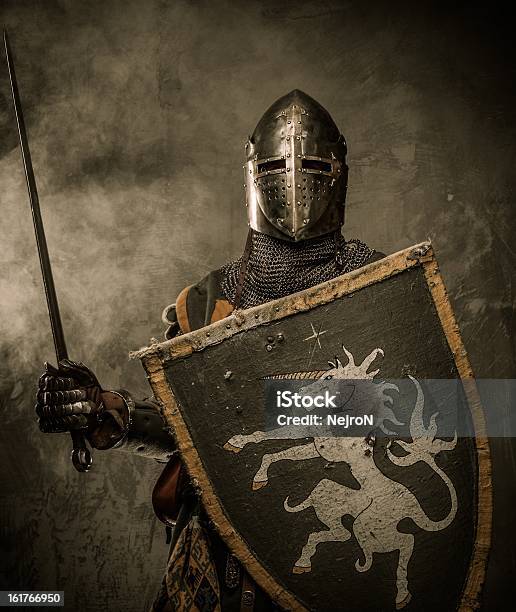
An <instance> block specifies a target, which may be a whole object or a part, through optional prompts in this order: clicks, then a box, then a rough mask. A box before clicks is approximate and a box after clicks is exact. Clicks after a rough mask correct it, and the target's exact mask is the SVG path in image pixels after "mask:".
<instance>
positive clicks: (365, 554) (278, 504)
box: [137, 242, 491, 612]
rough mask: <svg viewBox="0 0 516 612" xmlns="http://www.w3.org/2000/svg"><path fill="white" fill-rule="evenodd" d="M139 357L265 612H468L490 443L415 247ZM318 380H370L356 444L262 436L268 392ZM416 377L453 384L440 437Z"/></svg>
mask: <svg viewBox="0 0 516 612" xmlns="http://www.w3.org/2000/svg"><path fill="white" fill-rule="evenodd" d="M137 356H138V357H139V358H140V359H141V360H142V362H143V365H144V367H145V370H146V372H147V375H148V378H149V380H150V383H151V386H152V389H153V391H154V394H155V397H156V398H158V399H159V401H160V404H161V406H162V410H163V416H164V418H165V420H166V422H167V423H168V425H169V426H170V428H171V429H172V431H173V433H174V435H175V437H176V439H177V444H178V448H179V450H180V452H181V454H182V458H183V461H184V464H185V465H186V468H187V470H188V472H189V474H190V477H191V478H192V480H193V482H194V484H195V485H196V486H197V487H198V489H199V493H200V495H201V496H202V501H203V504H204V507H205V509H206V512H207V513H208V515H209V518H210V519H211V520H212V521H213V524H214V525H215V527H216V528H217V530H218V531H219V533H220V535H221V537H222V538H223V539H224V540H225V542H226V544H227V546H228V547H229V549H230V550H231V551H232V552H233V553H234V554H235V555H236V556H237V558H238V559H239V560H240V561H241V563H242V564H243V565H244V566H245V568H246V569H247V571H248V572H249V574H250V575H251V576H252V577H253V578H254V579H255V581H256V582H257V583H258V584H259V585H260V586H261V587H262V588H263V589H264V590H265V591H266V592H267V593H268V594H269V595H270V597H271V598H272V599H273V600H274V601H275V602H276V603H277V604H278V605H279V606H280V608H282V609H285V610H321V611H326V610H328V611H330V610H332V611H333V610H343V611H347V610H349V611H356V610H360V611H361V612H365V611H375V612H376V611H379V610H381V611H386V610H397V609H398V610H399V609H405V610H407V611H410V610H418V611H422V610H432V611H434V610H443V611H444V610H469V609H474V608H476V607H477V606H478V602H479V598H480V590H481V586H482V583H483V579H484V573H485V564H486V559H487V554H488V549H489V545H490V529H491V481H490V456H489V446H488V441H487V438H486V433H485V423H484V417H483V412H482V407H481V405H480V401H479V398H478V393H477V391H476V387H475V383H474V380H473V374H472V371H471V368H470V365H469V362H468V358H467V354H466V351H465V350H464V346H463V344H462V342H461V338H460V335H459V331H458V327H457V324H456V322H455V318H454V315H453V312H452V309H451V306H450V303H449V301H448V297H447V294H446V291H445V288H444V285H443V282H442V279H441V276H440V273H439V269H438V266H437V262H436V260H435V257H434V254H433V251H432V247H431V244H430V243H428V242H425V243H421V244H419V245H416V246H413V247H411V248H409V249H406V250H403V251H400V252H398V253H395V254H393V255H391V256H389V257H386V258H384V259H382V260H380V261H377V262H374V263H371V264H369V265H367V266H365V267H363V268H361V269H359V270H356V271H353V272H351V273H348V274H345V275H343V276H340V277H338V278H336V279H334V280H331V281H328V282H326V283H323V284H321V285H318V286H316V287H313V288H311V289H308V290H306V291H303V292H300V293H297V294H294V295H291V296H288V297H285V298H282V299H280V300H276V301H274V302H269V303H267V304H264V305H262V306H258V307H255V308H251V309H249V310H243V311H237V312H235V313H234V314H232V315H231V316H229V317H227V318H225V319H223V320H221V321H219V322H216V323H214V324H212V325H210V326H208V327H205V328H203V329H200V330H197V331H194V332H191V333H188V334H185V335H182V336H179V337H177V338H174V339H173V340H169V341H167V342H163V343H162V344H155V345H152V346H151V347H149V348H147V349H143V350H142V351H140V352H139V353H137ZM332 379H335V380H337V381H346V380H347V381H356V380H362V379H364V380H368V381H369V383H370V384H371V385H374V390H375V393H374V394H373V395H374V397H373V396H371V397H370V398H369V400H368V409H369V411H370V412H371V413H373V415H374V417H375V419H376V420H375V422H374V426H373V427H371V428H370V429H371V431H370V432H369V433H368V434H367V435H363V434H362V435H353V436H350V435H342V436H338V435H333V434H330V433H329V432H328V431H327V430H324V429H322V430H320V433H318V430H317V428H316V427H314V428H313V429H311V430H303V429H300V430H297V431H298V433H297V434H296V431H295V430H293V429H292V428H289V427H286V428H285V427H280V426H279V424H278V425H277V426H276V427H274V426H271V423H270V415H267V414H265V413H266V411H267V410H268V407H267V402H266V401H265V399H264V398H265V397H266V396H267V393H268V392H267V388H268V387H267V385H269V386H270V384H271V383H277V381H301V382H302V384H303V388H305V389H306V388H307V386H309V385H312V384H318V383H319V382H320V381H328V380H332ZM431 381H434V382H435V381H440V382H443V381H453V382H454V383H456V384H457V386H458V387H459V388H460V393H459V395H460V398H459V400H458V401H455V402H454V408H453V410H454V411H455V415H456V426H455V425H454V427H453V428H451V429H450V428H449V427H446V426H444V425H443V424H442V423H443V420H442V419H441V416H442V414H444V412H446V409H447V407H446V402H444V403H443V402H441V403H439V402H440V400H439V399H435V393H433V392H432V389H431V387H430V382H431ZM402 387H403V388H405V390H406V392H405V393H404V394H403V393H402V392H401V389H402ZM269 390H270V389H269ZM352 395H353V393H351V394H349V396H348V397H346V398H345V400H344V401H345V403H346V402H347V403H348V404H349V402H351V401H352V399H350V397H351V396H352ZM355 395H357V393H355ZM402 395H403V397H404V398H405V400H406V401H405V402H404V404H403V406H401V404H400V402H399V401H398V400H399V398H400V397H401V396H402ZM445 396H446V397H449V394H445ZM371 398H372V399H371ZM407 398H408V399H407ZM432 398H433V399H432ZM436 404H439V405H438V406H436ZM301 412H302V410H301ZM306 412H307V411H306V410H305V413H306ZM278 423H279V421H278ZM468 428H469V429H468ZM468 432H469V433H468Z"/></svg>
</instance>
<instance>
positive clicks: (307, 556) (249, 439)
mask: <svg viewBox="0 0 516 612" xmlns="http://www.w3.org/2000/svg"><path fill="white" fill-rule="evenodd" d="M342 348H343V350H344V352H345V354H346V356H347V358H348V363H347V364H346V365H342V363H341V362H340V360H339V359H335V361H334V362H329V364H330V366H331V369H329V370H326V371H324V372H323V373H322V374H320V375H319V378H318V380H316V381H314V382H312V383H311V384H310V385H308V386H307V387H305V388H304V391H308V390H312V389H311V388H312V387H313V386H314V385H317V386H319V387H320V388H321V389H322V388H324V384H325V381H326V380H329V379H331V378H339V379H348V380H350V379H369V380H372V379H373V378H374V377H375V376H376V374H378V372H379V370H374V371H372V372H368V369H369V366H370V365H371V363H372V362H373V361H374V360H375V358H376V357H377V356H378V355H383V354H384V353H383V351H382V350H381V349H379V348H377V349H375V350H374V351H372V352H371V353H370V354H369V355H368V356H367V357H366V358H365V359H364V361H363V362H362V363H361V364H360V365H357V364H355V361H354V358H353V355H352V354H351V353H350V352H349V351H348V350H346V348H345V347H344V346H343V347H342ZM410 379H411V380H412V382H413V383H414V385H415V386H416V389H417V398H416V402H415V406H414V409H413V411H412V415H411V419H410V435H411V438H412V442H411V443H407V442H403V441H397V443H398V444H399V445H400V446H401V447H402V448H403V449H404V450H405V452H407V453H408V454H407V455H406V456H404V457H397V456H396V455H394V454H393V453H392V452H391V451H390V449H389V448H388V449H387V453H388V457H389V459H390V461H392V462H393V463H394V464H396V465H399V466H409V465H413V464H414V463H417V462H418V461H423V462H425V463H426V464H427V465H429V466H430V467H431V468H432V469H433V470H434V471H435V472H436V473H437V474H438V475H439V476H440V478H442V480H443V481H444V483H445V484H446V486H447V487H448V491H449V495H450V510H449V512H448V514H447V516H445V517H444V518H443V519H441V520H439V521H433V520H431V519H430V518H429V517H428V516H427V515H426V514H425V512H424V511H423V509H422V507H421V505H420V504H419V502H418V500H417V498H416V496H415V495H414V494H413V493H411V492H410V491H409V490H408V489H407V487H405V486H404V485H402V484H400V483H398V482H395V481H393V480H391V479H390V478H387V476H385V475H384V474H383V472H382V471H380V469H379V468H378V467H377V466H376V464H375V462H374V459H373V452H372V451H371V447H370V444H371V441H370V440H367V439H362V438H349V437H348V438H346V437H314V438H313V441H312V442H309V443H305V444H301V445H297V446H291V447H290V448H288V449H286V450H283V451H279V452H276V453H271V454H265V455H264V456H263V458H262V462H261V465H260V468H259V469H258V471H257V472H256V474H255V476H254V479H253V484H252V487H253V489H254V490H258V489H260V488H262V487H264V486H266V485H267V482H268V470H269V467H270V466H271V465H272V464H273V463H275V462H277V461H282V460H290V461H302V460H304V459H313V458H316V457H322V458H324V459H325V460H327V461H330V462H346V463H347V464H348V465H349V467H350V470H351V473H352V474H353V476H354V477H355V479H356V480H357V481H358V483H359V484H360V489H358V490H355V489H351V488H349V487H347V486H345V485H342V484H340V483H337V482H335V481H332V480H329V479H327V478H323V479H322V480H321V481H320V482H319V483H318V484H317V485H316V486H315V487H314V489H313V491H312V492H311V493H310V494H309V495H308V497H307V498H306V499H305V500H304V501H303V502H301V503H299V504H297V505H295V506H291V505H290V504H289V501H288V497H286V499H285V500H284V504H283V505H284V508H285V510H286V511H287V512H302V511H303V510H305V509H307V508H313V509H314V511H315V513H316V515H317V518H318V519H319V520H320V521H321V523H323V525H325V526H326V529H324V530H322V531H315V532H313V533H310V534H309V535H308V538H307V541H306V544H305V545H304V546H303V547H302V550H301V554H300V556H299V558H298V559H297V561H296V562H295V564H294V567H293V569H292V571H293V572H294V573H303V572H310V571H311V569H312V557H313V556H314V555H315V552H316V548H317V546H318V545H319V544H322V543H324V542H346V541H347V540H349V539H350V538H351V537H352V536H351V532H350V531H348V529H346V528H345V527H344V526H343V525H342V520H341V519H342V517H343V516H345V515H350V516H352V517H353V519H354V520H353V526H352V530H353V535H354V536H355V538H356V540H357V542H358V544H359V546H360V548H361V550H362V553H363V555H364V560H363V561H362V560H360V559H357V561H356V563H355V568H356V570H357V571H359V572H365V571H367V570H368V569H370V568H371V565H372V563H373V553H387V552H391V551H396V550H398V551H399V559H398V566H397V570H396V587H397V594H396V608H397V609H401V608H403V607H404V606H406V605H407V604H408V603H409V601H410V599H411V595H410V591H409V589H408V581H407V566H408V563H409V561H410V559H411V556H412V552H413V548H414V536H413V535H412V534H409V533H401V532H400V531H398V529H397V527H398V524H399V523H400V521H401V520H402V519H404V518H407V517H409V518H411V519H412V520H413V521H414V522H415V523H416V525H417V526H418V527H419V528H421V529H424V530H426V531H440V530H442V529H445V528H446V527H447V526H448V525H450V523H451V522H452V521H453V519H454V518H455V515H456V513H457V493H456V491H455V487H454V486H453V483H452V482H451V480H450V478H449V477H448V475H447V474H446V473H445V472H444V471H443V470H441V468H439V467H438V466H437V464H436V463H435V456H436V455H437V454H438V453H440V452H443V451H451V450H453V449H454V448H455V446H456V443H457V435H456V434H455V437H454V439H453V440H451V441H449V442H447V441H444V440H440V439H436V437H435V435H436V433H437V424H436V418H437V413H436V414H433V415H432V416H431V418H430V422H429V425H428V427H425V425H424V421H423V407H424V396H423V391H422V389H421V386H420V384H419V382H418V381H417V380H416V379H415V378H413V377H411V376H410ZM372 389H373V395H369V396H368V397H366V398H362V401H367V402H369V408H368V410H369V411H370V412H373V413H374V414H375V416H376V420H375V425H376V427H378V428H381V429H382V430H383V431H384V432H386V433H388V434H392V433H393V432H391V431H389V430H388V429H387V428H386V427H385V424H384V422H385V421H386V420H388V421H390V422H392V423H394V424H395V425H402V423H400V422H399V421H398V420H397V419H396V417H395V415H394V413H393V411H392V410H391V408H390V407H389V406H390V405H392V403H393V398H392V397H391V396H390V395H388V394H387V393H386V391H389V390H392V391H398V387H397V386H396V385H394V384H392V383H387V382H384V381H379V382H378V383H377V384H374V385H373V387H372ZM319 390H320V389H318V391H319ZM369 393H370V392H369ZM297 432H299V429H297ZM295 436H296V433H295V432H294V430H293V429H292V428H289V427H280V428H278V429H275V430H272V431H267V432H266V431H255V432H254V433H252V434H249V435H236V436H233V437H232V438H230V439H229V440H228V442H227V443H226V444H225V446H224V448H225V449H226V450H229V451H233V452H235V453H238V452H240V451H241V450H242V449H243V448H244V446H246V445H247V444H251V443H255V444H256V443H259V442H262V441H263V440H274V439H276V440H285V439H295ZM297 437H298V438H299V437H300V436H299V433H298V434H297Z"/></svg>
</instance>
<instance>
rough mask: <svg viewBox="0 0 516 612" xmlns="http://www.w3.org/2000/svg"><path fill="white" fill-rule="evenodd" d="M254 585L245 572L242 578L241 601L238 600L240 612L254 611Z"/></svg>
mask: <svg viewBox="0 0 516 612" xmlns="http://www.w3.org/2000/svg"><path fill="white" fill-rule="evenodd" d="M254 597H255V585H254V581H253V579H252V578H251V576H249V574H248V573H247V572H244V575H243V577H242V599H241V600H240V612H251V611H252V610H253V609H254Z"/></svg>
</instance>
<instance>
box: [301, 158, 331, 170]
mask: <svg viewBox="0 0 516 612" xmlns="http://www.w3.org/2000/svg"><path fill="white" fill-rule="evenodd" d="M301 167H302V168H303V170H314V171H315V172H330V173H331V171H332V165H331V164H330V163H328V162H325V161H322V160H319V159H303V160H302V161H301Z"/></svg>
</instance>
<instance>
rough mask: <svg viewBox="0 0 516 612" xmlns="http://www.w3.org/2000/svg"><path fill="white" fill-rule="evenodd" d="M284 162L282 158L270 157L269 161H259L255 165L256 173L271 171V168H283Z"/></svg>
mask: <svg viewBox="0 0 516 612" xmlns="http://www.w3.org/2000/svg"><path fill="white" fill-rule="evenodd" d="M285 167H286V162H285V160H284V159H271V160H270V161H266V162H261V163H259V164H258V165H257V168H256V170H257V173H258V174H263V173H264V172H272V171H273V170H280V171H281V170H284V169H285Z"/></svg>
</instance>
